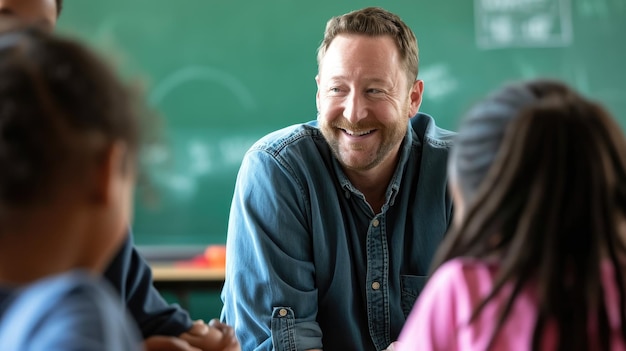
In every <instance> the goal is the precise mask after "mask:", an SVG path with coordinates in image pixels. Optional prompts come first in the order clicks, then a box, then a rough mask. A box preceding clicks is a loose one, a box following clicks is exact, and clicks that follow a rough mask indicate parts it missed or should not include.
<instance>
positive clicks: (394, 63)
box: [320, 34, 402, 75]
mask: <svg viewBox="0 0 626 351" xmlns="http://www.w3.org/2000/svg"><path fill="white" fill-rule="evenodd" d="M401 68H402V66H401V61H400V52H399V50H398V48H397V47H396V44H395V42H394V40H393V38H391V37H390V36H388V35H382V36H366V35H360V34H340V35H338V36H337V37H335V39H333V41H332V42H331V43H330V45H329V46H328V49H327V50H326V54H325V55H324V57H323V58H322V60H321V62H320V74H323V75H326V74H331V75H332V74H344V73H348V74H361V73H362V74H384V75H388V74H390V73H392V72H395V71H398V70H400V69H401Z"/></svg>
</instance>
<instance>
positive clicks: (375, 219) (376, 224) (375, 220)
mask: <svg viewBox="0 0 626 351" xmlns="http://www.w3.org/2000/svg"><path fill="white" fill-rule="evenodd" d="M379 224H380V221H378V218H374V220H373V221H372V225H373V226H374V227H378V225H379Z"/></svg>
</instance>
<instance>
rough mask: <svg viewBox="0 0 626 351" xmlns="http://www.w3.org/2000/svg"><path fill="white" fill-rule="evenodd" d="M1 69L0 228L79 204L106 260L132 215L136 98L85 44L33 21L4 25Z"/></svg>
mask: <svg viewBox="0 0 626 351" xmlns="http://www.w3.org/2000/svg"><path fill="white" fill-rule="evenodd" d="M0 77H2V78H1V79H0V170H1V171H0V236H2V235H14V234H13V233H15V232H17V233H19V232H20V230H22V229H23V228H24V227H25V225H26V223H25V221H24V220H25V219H28V218H33V219H36V218H37V217H35V214H37V213H39V214H41V213H55V212H54V211H58V212H59V218H65V217H64V216H66V215H68V216H69V214H68V213H66V212H72V211H73V212H72V214H74V213H76V214H80V216H81V217H75V218H70V217H68V218H67V221H66V222H67V223H66V224H68V230H70V229H71V228H69V226H74V227H76V228H78V227H79V226H80V225H85V224H89V225H90V226H92V228H89V230H88V231H87V232H85V233H84V236H85V241H86V242H87V243H88V244H87V245H86V246H90V247H92V248H91V249H86V250H85V253H84V255H85V258H84V261H85V262H84V264H85V266H87V267H88V268H93V266H94V264H95V266H97V267H101V266H102V264H103V263H104V261H106V260H107V259H108V258H109V256H110V254H112V253H113V251H114V250H115V248H116V247H117V245H118V244H119V243H120V242H121V239H122V238H123V234H124V233H125V232H126V230H127V226H128V222H129V217H130V213H131V208H132V190H133V183H134V173H135V161H136V158H137V151H138V144H139V112H140V110H139V108H138V107H139V106H140V105H139V104H137V102H139V101H138V100H135V99H134V96H135V94H133V93H132V92H131V91H130V90H129V89H128V88H127V87H126V86H125V85H124V84H122V82H121V81H120V80H118V79H117V78H116V76H115V74H114V73H113V71H112V70H111V69H110V68H109V67H108V66H107V65H106V64H105V63H104V62H103V61H102V60H101V59H99V58H98V57H97V56H96V55H95V54H94V53H92V52H91V51H90V50H88V49H86V48H85V47H84V46H83V45H81V44H79V43H77V42H75V41H72V40H68V39H63V38H60V37H57V36H54V35H51V34H48V33H45V32H43V31H41V30H37V29H33V28H30V29H29V28H15V29H12V30H8V31H6V32H4V33H2V34H0ZM78 218H80V220H78ZM70 222H71V223H70ZM79 222H80V223H79ZM64 223H65V222H64ZM29 224H32V223H29ZM35 224H36V223H35ZM33 225H34V224H33ZM49 229H50V231H51V232H52V231H54V230H56V229H57V228H49ZM41 234H42V235H46V233H41ZM90 250H92V251H93V252H90ZM90 254H93V255H94V257H93V258H89V257H88V256H89V255H90Z"/></svg>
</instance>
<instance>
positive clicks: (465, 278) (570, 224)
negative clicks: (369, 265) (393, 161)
mask: <svg viewBox="0 0 626 351" xmlns="http://www.w3.org/2000/svg"><path fill="white" fill-rule="evenodd" d="M449 169H450V189H451V192H452V195H453V197H454V200H455V223H454V227H453V229H452V230H451V232H450V233H448V234H447V236H446V238H445V240H444V242H443V243H442V245H441V247H440V248H439V250H438V252H437V255H436V256H435V259H434V262H433V268H434V269H435V271H434V274H433V275H432V277H431V278H430V279H429V281H428V283H427V284H426V287H425V288H424V291H423V292H422V293H421V295H420V297H419V298H418V300H417V302H416V304H415V306H414V308H413V311H412V312H411V314H410V316H409V318H408V319H407V322H406V324H405V326H404V329H403V331H402V332H401V334H400V337H399V340H398V342H397V343H396V345H395V350H400V351H407V350H420V351H428V350H481V351H482V350H513V351H514V350H626V346H625V345H626V344H625V342H624V340H626V327H625V325H624V320H625V318H624V314H625V306H624V300H625V298H626V294H625V291H624V290H625V288H624V286H625V284H624V273H625V271H626V270H625V264H624V262H625V261H624V258H625V253H626V249H625V246H624V241H623V237H624V235H625V234H626V233H625V232H624V223H625V222H624V218H625V217H624V216H625V213H624V212H625V206H626V141H625V138H624V135H623V134H622V132H621V128H620V127H619V125H618V124H617V123H615V121H614V120H613V119H612V117H611V116H610V115H609V113H608V112H607V111H605V110H604V109H603V108H602V107H601V106H600V105H598V104H597V103H594V102H592V101H590V100H588V99H586V98H584V97H582V96H581V95H579V94H578V93H576V92H575V91H573V90H572V89H571V88H569V87H568V86H566V85H564V84H563V83H559V82H556V81H549V80H533V81H527V82H521V83H517V84H509V85H506V86H505V87H503V88H502V89H500V90H499V91H497V92H495V93H494V94H492V95H490V96H489V97H488V98H487V99H485V100H484V101H482V102H480V103H478V104H477V105H476V106H475V107H474V108H473V109H472V110H470V112H469V113H468V115H467V116H466V117H465V119H464V120H463V122H462V124H461V128H460V130H459V134H458V137H457V142H456V144H455V148H454V150H453V152H452V154H451V157H450V161H449Z"/></svg>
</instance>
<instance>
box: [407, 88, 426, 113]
mask: <svg viewBox="0 0 626 351" xmlns="http://www.w3.org/2000/svg"><path fill="white" fill-rule="evenodd" d="M423 93H424V81H423V80H421V79H417V80H415V82H413V86H412V87H411V90H410V91H409V118H410V117H413V116H415V114H417V111H419V109H420V105H421V104H422V94H423Z"/></svg>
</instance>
